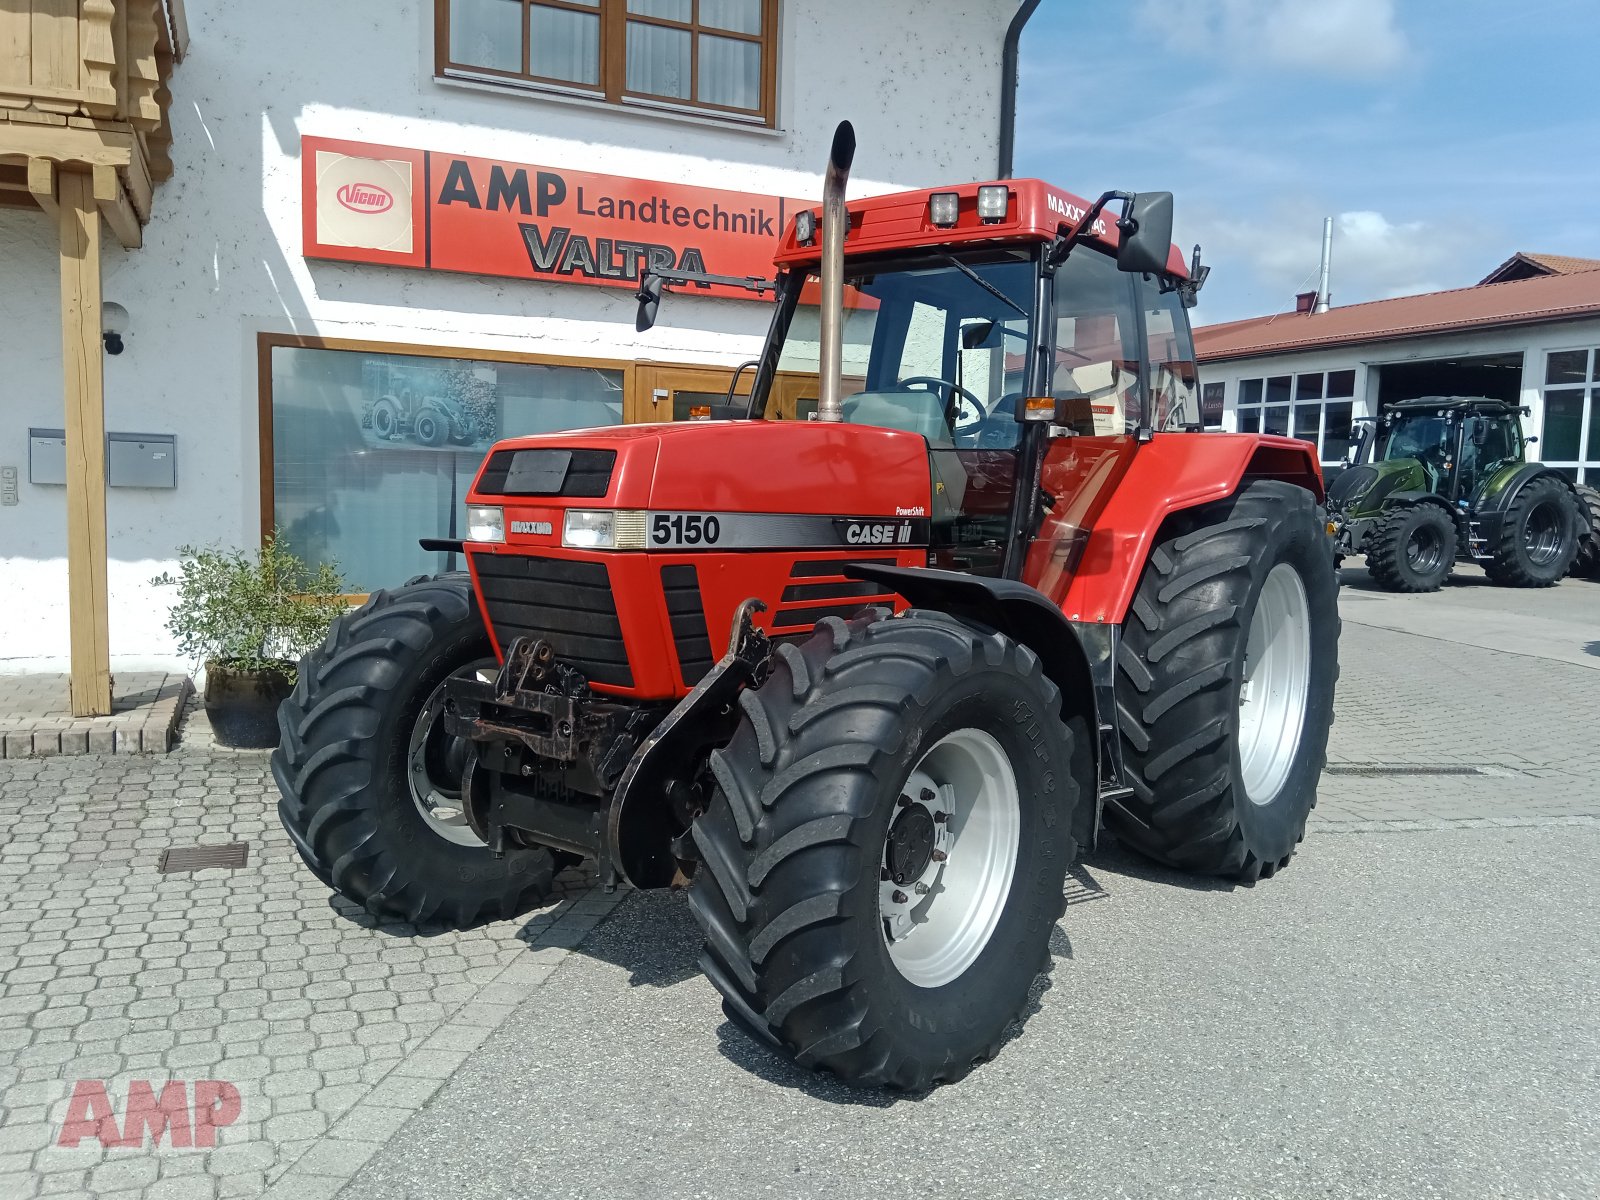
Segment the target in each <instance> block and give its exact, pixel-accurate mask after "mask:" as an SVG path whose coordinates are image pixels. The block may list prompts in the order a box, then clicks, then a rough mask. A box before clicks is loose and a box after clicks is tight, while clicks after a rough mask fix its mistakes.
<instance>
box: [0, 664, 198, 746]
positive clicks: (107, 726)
mask: <svg viewBox="0 0 1600 1200" xmlns="http://www.w3.org/2000/svg"><path fill="white" fill-rule="evenodd" d="M68 693H69V688H68V682H67V676H66V675H64V674H60V673H45V674H37V675H0V758H35V757H39V758H42V757H45V756H47V755H51V754H150V753H155V754H165V753H167V751H168V750H170V749H171V748H172V745H173V742H174V740H175V739H176V736H177V732H178V724H179V721H180V719H181V718H182V716H183V711H184V705H185V703H186V702H187V701H188V700H189V698H190V697H191V696H193V695H194V683H193V682H192V681H191V680H190V678H189V677H188V676H187V675H181V674H168V673H166V672H162V671H119V672H118V673H117V674H116V675H114V676H113V677H112V680H111V710H112V711H111V713H110V715H109V716H104V717H75V716H73V715H72V701H71V697H70V695H69V694H68Z"/></svg>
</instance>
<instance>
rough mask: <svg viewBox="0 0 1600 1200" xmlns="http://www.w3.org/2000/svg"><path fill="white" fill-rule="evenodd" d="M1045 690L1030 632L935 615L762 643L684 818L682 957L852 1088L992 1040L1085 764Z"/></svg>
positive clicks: (1041, 942) (1042, 916)
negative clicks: (734, 717)
mask: <svg viewBox="0 0 1600 1200" xmlns="http://www.w3.org/2000/svg"><path fill="white" fill-rule="evenodd" d="M1060 705H1061V701H1060V695H1059V693H1058V692H1057V690H1056V688H1055V685H1054V684H1052V683H1051V682H1050V681H1049V680H1048V679H1046V678H1045V676H1044V673H1043V670H1042V668H1041V666H1040V662H1039V660H1038V658H1037V657H1036V656H1035V655H1034V654H1033V653H1032V651H1030V650H1028V649H1027V648H1026V647H1024V646H1021V645H1019V644H1018V643H1016V642H1013V641H1012V640H1011V639H1009V638H1007V637H1005V636H1004V635H1002V634H999V633H996V632H994V631H992V630H989V629H985V628H980V627H977V626H974V625H969V624H966V623H963V622H962V621H959V620H957V619H955V618H953V617H951V616H948V615H946V614H942V613H935V612H921V611H916V610H913V611H912V612H910V613H907V614H906V615H905V616H904V617H901V618H894V619H889V618H887V615H886V614H885V613H884V612H883V611H882V610H869V611H868V612H866V613H864V614H862V615H860V616H857V617H856V618H854V619H853V620H851V621H849V622H845V621H841V620H839V619H838V618H826V619H824V620H823V621H822V622H820V623H819V624H818V626H817V633H816V636H814V637H813V638H812V639H811V640H810V641H808V642H807V643H806V644H805V645H804V646H796V645H793V644H789V645H783V646H780V647H779V648H778V651H777V657H776V660H775V665H774V668H773V672H772V675H771V677H770V678H769V679H768V680H767V682H766V683H765V684H764V685H763V686H761V687H760V688H758V689H751V690H747V691H745V692H744V693H743V694H742V695H741V697H740V707H741V708H742V709H743V716H742V718H741V721H740V724H739V728H738V730H737V731H736V733H735V734H734V736H733V738H732V740H731V741H730V742H729V743H728V745H727V747H726V748H725V749H721V750H717V751H714V752H713V753H712V757H711V766H712V771H713V773H714V774H715V776H716V779H717V782H718V785H719V786H718V788H717V790H716V792H715V793H714V795H713V798H712V802H711V805H710V807H709V808H708V809H707V811H706V813H705V814H704V815H703V816H702V817H700V818H699V819H698V820H697V821H696V822H695V824H694V827H693V840H694V844H695V846H696V848H697V849H698V851H699V853H700V855H701V858H702V860H703V861H702V864H701V865H700V866H699V868H698V869H697V870H696V872H695V876H694V882H693V884H692V886H691V888H690V890H689V903H690V907H691V909H692V910H693V912H694V915H695V917H696V919H697V920H698V921H699V923H700V926H701V928H702V930H703V931H704V933H705V939H706V944H705V952H704V954H703V955H702V956H701V960H700V964H701V967H702V968H703V969H704V970H705V972H706V974H707V976H708V977H709V978H710V979H711V982H712V983H713V984H714V985H715V986H716V987H717V989H718V990H719V991H720V992H721V993H722V995H723V1001H724V1002H723V1007H724V1009H725V1011H726V1012H727V1013H728V1015H729V1017H730V1018H732V1019H734V1020H735V1021H736V1022H738V1023H739V1024H741V1025H742V1026H744V1027H745V1028H746V1029H748V1030H749V1031H751V1032H752V1033H753V1034H755V1035H756V1036H757V1037H758V1038H761V1039H763V1040H765V1041H767V1042H768V1043H770V1044H772V1045H774V1046H776V1047H778V1048H780V1049H781V1050H782V1051H783V1052H785V1053H787V1054H789V1055H791V1056H793V1057H794V1058H795V1059H797V1060H798V1061H799V1062H800V1063H801V1064H802V1065H804V1066H807V1067H813V1068H818V1069H822V1070H827V1071H830V1072H832V1073H833V1074H834V1075H836V1076H837V1077H839V1078H840V1079H843V1080H846V1081H848V1082H850V1083H853V1084H859V1085H863V1086H889V1087H893V1088H898V1089H903V1090H921V1089H923V1088H926V1087H929V1086H931V1085H933V1084H935V1083H939V1082H948V1081H950V1080H955V1079H959V1078H961V1077H962V1076H963V1075H965V1074H967V1072H968V1071H970V1070H971V1069H972V1068H973V1066H974V1065H975V1064H977V1063H978V1062H980V1061H983V1060H985V1059H988V1058H990V1057H992V1056H993V1055H994V1054H995V1052H996V1051H997V1050H998V1049H999V1046H1000V1043H1001V1041H1002V1039H1003V1037H1004V1034H1005V1031H1006V1028H1007V1026H1009V1025H1010V1024H1011V1022H1012V1021H1013V1020H1015V1019H1016V1018H1017V1016H1018V1015H1019V1014H1020V1013H1021V1012H1022V1010H1023V1007H1024V1005H1025V1004H1026V1002H1027V998H1028V993H1029V990H1030V989H1031V988H1032V986H1033V982H1034V980H1035V978H1036V977H1037V976H1038V975H1039V973H1040V972H1041V971H1043V970H1045V969H1046V968H1047V967H1048V965H1049V940H1050V933H1051V930H1052V928H1053V927H1054V925H1055V923H1056V920H1057V919H1058V918H1059V917H1060V916H1061V913H1062V910H1063V903H1062V894H1063V886H1064V882H1065V878H1066V871H1067V867H1068V865H1069V863H1070V862H1071V859H1072V856H1073V853H1074V850H1075V846H1074V842H1073V837H1072V832H1071V831H1072V824H1073V822H1072V818H1073V812H1074V807H1075V805H1076V804H1077V803H1078V802H1079V798H1080V794H1081V791H1082V789H1083V788H1084V787H1086V786H1092V783H1093V776H1092V770H1091V767H1090V765H1089V759H1088V753H1087V734H1086V729H1087V726H1086V724H1085V723H1084V721H1083V720H1082V719H1081V718H1076V719H1073V720H1071V721H1069V722H1068V724H1063V723H1062V720H1061V716H1060ZM941 817H943V818H944V819H942V820H941V819H940V818H941ZM941 855H942V856H943V857H940V856H941ZM897 897H898V898H897Z"/></svg>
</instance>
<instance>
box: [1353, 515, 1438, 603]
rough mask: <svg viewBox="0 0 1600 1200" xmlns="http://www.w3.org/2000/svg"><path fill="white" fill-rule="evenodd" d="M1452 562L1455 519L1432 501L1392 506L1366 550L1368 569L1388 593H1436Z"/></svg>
mask: <svg viewBox="0 0 1600 1200" xmlns="http://www.w3.org/2000/svg"><path fill="white" fill-rule="evenodd" d="M1455 563H1456V526H1455V522H1454V521H1452V520H1451V519H1450V514H1449V513H1447V512H1445V511H1444V509H1442V508H1440V507H1439V506H1438V505H1437V504H1433V503H1422V504H1408V505H1403V506H1401V507H1399V508H1395V509H1392V510H1391V511H1390V512H1389V513H1388V514H1387V515H1386V516H1385V517H1384V519H1383V524H1381V525H1379V526H1378V528H1377V529H1376V530H1375V531H1374V532H1373V535H1372V539H1371V541H1370V543H1369V544H1368V549H1367V572H1368V573H1369V574H1370V575H1371V576H1372V578H1373V580H1374V581H1376V583H1377V584H1378V586H1379V587H1381V588H1383V589H1384V590H1385V591H1390V592H1411V593H1417V592H1437V591H1438V590H1439V588H1440V587H1442V586H1443V584H1444V581H1445V580H1446V579H1447V578H1449V576H1450V572H1451V570H1452V569H1453V568H1454V567H1455Z"/></svg>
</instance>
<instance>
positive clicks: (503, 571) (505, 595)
mask: <svg viewBox="0 0 1600 1200" xmlns="http://www.w3.org/2000/svg"><path fill="white" fill-rule="evenodd" d="M472 562H473V565H474V566H475V567H476V568H477V571H478V585H479V587H480V588H481V589H482V590H483V603H484V608H485V609H486V610H487V611H488V614H489V623H490V624H491V625H493V626H494V636H495V640H496V641H498V642H499V643H500V649H501V651H502V652H504V650H505V649H506V648H507V647H508V646H510V645H511V643H512V642H513V641H514V640H516V639H517V638H519V637H524V636H526V637H542V638H545V639H547V640H548V641H549V642H550V645H551V646H552V647H553V648H554V649H555V652H556V657H557V658H559V659H562V660H564V661H566V662H568V663H571V664H572V665H573V666H575V667H577V668H578V669H579V670H580V671H582V672H583V673H584V675H585V676H587V677H588V679H589V681H590V682H591V683H605V684H610V685H612V686H613V687H632V686H633V672H632V671H631V670H629V668H628V652H627V649H626V647H624V645H623V643H622V623H621V622H620V621H619V620H617V602H616V598H615V597H614V596H613V595H612V593H611V577H610V575H609V574H608V573H607V571H606V568H605V564H604V563H594V562H574V561H572V560H570V559H559V558H535V557H532V556H520V555H509V554H475V555H473V557H472Z"/></svg>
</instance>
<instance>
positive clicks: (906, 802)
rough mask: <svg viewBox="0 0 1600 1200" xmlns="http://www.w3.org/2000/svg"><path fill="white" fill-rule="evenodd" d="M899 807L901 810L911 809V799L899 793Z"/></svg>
mask: <svg viewBox="0 0 1600 1200" xmlns="http://www.w3.org/2000/svg"><path fill="white" fill-rule="evenodd" d="M900 807H901V808H910V807H911V797H910V796H907V795H905V794H904V793H901V795H900Z"/></svg>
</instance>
